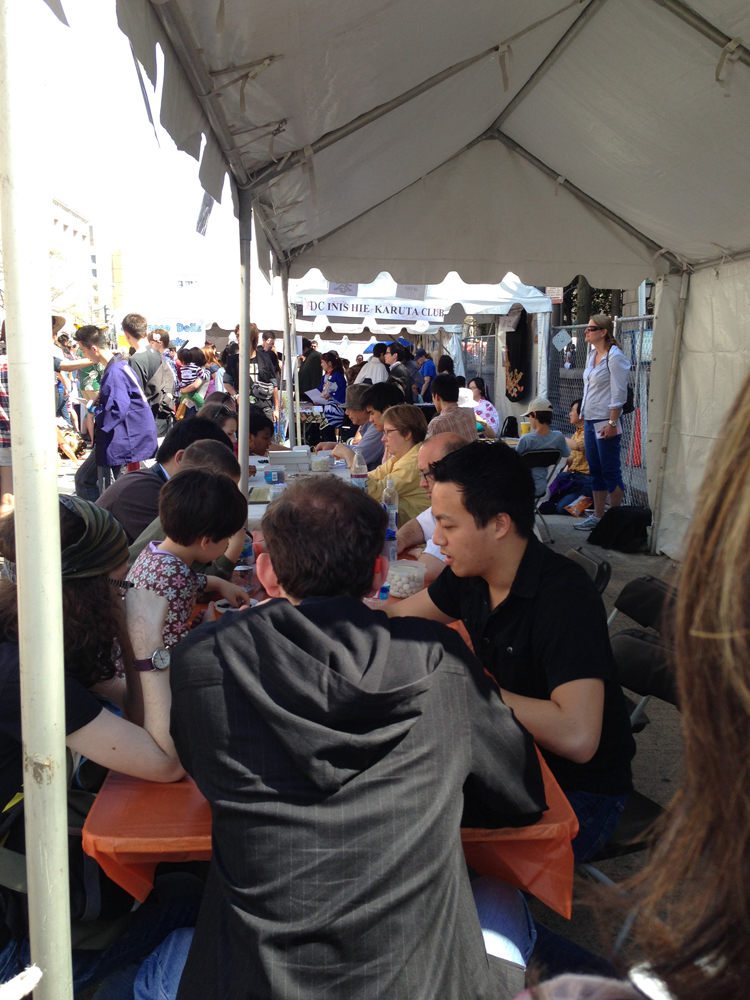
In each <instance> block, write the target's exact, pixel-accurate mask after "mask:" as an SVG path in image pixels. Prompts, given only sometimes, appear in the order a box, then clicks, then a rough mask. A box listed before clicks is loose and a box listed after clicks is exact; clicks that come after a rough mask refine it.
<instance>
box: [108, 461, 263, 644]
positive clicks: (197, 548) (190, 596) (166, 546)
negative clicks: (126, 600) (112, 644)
mask: <svg viewBox="0 0 750 1000" xmlns="http://www.w3.org/2000/svg"><path fill="white" fill-rule="evenodd" d="M159 518H160V520H161V523H162V526H163V528H164V533H165V536H166V537H165V539H164V541H163V542H150V543H149V545H148V546H147V547H146V548H145V549H144V550H143V551H142V552H141V554H140V555H139V556H138V558H137V559H136V561H135V562H134V563H133V566H132V568H131V570H130V572H129V573H128V577H127V578H128V580H130V581H131V582H132V583H134V584H135V585H136V586H137V587H140V588H143V589H145V590H153V591H154V592H155V593H157V594H160V595H161V596H162V597H166V599H167V601H168V603H169V609H168V611H167V620H166V624H165V626H164V645H165V647H166V648H167V649H170V648H171V647H172V646H175V645H176V644H177V643H178V642H179V641H180V639H182V638H184V636H185V635H186V634H187V632H188V630H189V626H190V617H191V615H192V613H193V608H194V606H195V601H196V598H198V599H200V600H202V599H203V595H204V594H205V593H206V592H207V591H216V592H217V593H218V594H219V595H220V596H221V597H223V598H226V599H227V600H229V601H230V603H231V604H233V605H234V606H235V607H241V606H242V605H246V604H247V603H248V596H247V594H246V593H245V591H244V590H243V589H242V588H241V587H237V586H235V584H233V583H228V582H227V581H226V580H222V579H221V578H220V577H218V576H206V575H205V574H204V573H195V572H194V571H193V570H192V569H191V566H192V564H193V563H194V562H201V563H209V562H213V561H214V560H215V559H218V558H219V556H220V555H223V554H224V552H225V551H226V549H227V546H228V545H229V541H230V539H231V537H232V535H235V534H236V533H237V532H238V531H239V530H240V528H241V527H242V526H243V525H244V524H245V521H246V520H247V502H246V501H245V499H244V498H243V496H242V494H241V493H240V491H239V490H238V489H237V486H236V485H235V483H233V482H232V480H231V479H230V478H229V476H225V475H216V474H215V473H211V472H203V471H201V470H199V469H190V470H186V471H185V472H180V473H178V474H177V475H176V476H174V477H173V478H172V479H170V480H169V482H168V483H167V484H166V485H165V486H163V487H162V490H161V493H160V495H159Z"/></svg>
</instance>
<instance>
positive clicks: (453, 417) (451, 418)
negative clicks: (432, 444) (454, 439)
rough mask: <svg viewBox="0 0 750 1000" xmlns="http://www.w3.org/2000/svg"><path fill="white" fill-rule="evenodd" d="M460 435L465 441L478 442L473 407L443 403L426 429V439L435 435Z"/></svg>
mask: <svg viewBox="0 0 750 1000" xmlns="http://www.w3.org/2000/svg"><path fill="white" fill-rule="evenodd" d="M446 433H448V434H460V435H461V437H463V438H466V440H467V441H477V440H479V435H478V434H477V419H476V415H475V413H474V409H473V407H470V406H459V405H458V403H445V404H444V405H443V409H442V410H441V411H440V413H438V414H437V416H434V417H433V418H432V420H431V421H430V423H429V426H428V428H427V437H428V438H431V437H435V435H436V434H446Z"/></svg>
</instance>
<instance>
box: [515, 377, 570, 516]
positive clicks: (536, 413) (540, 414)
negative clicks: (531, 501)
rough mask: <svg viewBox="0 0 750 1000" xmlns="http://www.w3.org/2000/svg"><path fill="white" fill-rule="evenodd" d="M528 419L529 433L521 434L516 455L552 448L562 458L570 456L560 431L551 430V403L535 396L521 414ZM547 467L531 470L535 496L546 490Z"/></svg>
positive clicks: (542, 397)
mask: <svg viewBox="0 0 750 1000" xmlns="http://www.w3.org/2000/svg"><path fill="white" fill-rule="evenodd" d="M521 416H522V417H528V418H529V423H530V424H531V432H530V433H529V434H522V435H521V438H520V439H519V442H518V444H517V446H516V454H517V455H523V454H525V453H526V452H528V451H545V450H546V449H547V448H554V449H556V450H557V451H559V452H560V454H561V456H562V457H563V458H567V457H568V455H570V448H569V447H568V442H567V441H566V440H565V435H564V434H561V433H560V431H553V430H552V403H550V401H549V400H548V399H545V398H544V396H537V397H536V398H535V399H532V400H531V403H530V404H529V412H528V413H523V414H521ZM548 471H549V467H547V468H544V467H543V466H542V467H540V468H538V469H532V470H531V474H532V476H533V477H534V486H535V489H536V496H538V497H540V496H542V495H543V494H544V493H545V492H546V490H547V473H548Z"/></svg>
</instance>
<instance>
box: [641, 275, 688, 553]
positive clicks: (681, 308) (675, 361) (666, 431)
mask: <svg viewBox="0 0 750 1000" xmlns="http://www.w3.org/2000/svg"><path fill="white" fill-rule="evenodd" d="M689 288H690V272H689V271H687V270H685V271H683V272H682V282H681V284H680V301H679V304H678V306H677V323H676V324H675V331H674V344H673V345H672V367H671V368H670V370H669V389H668V391H667V404H666V407H665V410H664V428H663V430H662V435H661V452H660V453H659V474H658V478H657V480H656V493H655V494H654V522H653V525H652V527H651V554H652V555H656V553H657V551H658V544H659V526H660V522H661V501H662V495H663V493H664V474H665V472H666V470H667V452H668V449H669V435H670V432H671V430H672V408H673V406H674V394H675V388H676V386H677V369H678V367H679V362H680V350H681V348H682V331H683V329H684V327H685V309H686V307H687V297H688V290H689Z"/></svg>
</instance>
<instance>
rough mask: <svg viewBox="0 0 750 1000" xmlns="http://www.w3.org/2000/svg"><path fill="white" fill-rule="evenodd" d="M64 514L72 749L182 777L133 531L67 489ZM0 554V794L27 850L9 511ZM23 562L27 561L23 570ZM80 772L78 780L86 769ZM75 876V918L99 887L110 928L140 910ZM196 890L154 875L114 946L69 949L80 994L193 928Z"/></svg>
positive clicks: (21, 922)
mask: <svg viewBox="0 0 750 1000" xmlns="http://www.w3.org/2000/svg"><path fill="white" fill-rule="evenodd" d="M59 518H60V540H61V548H62V580H60V579H59V578H58V583H57V585H58V586H62V594H63V606H64V608H65V614H64V616H63V650H62V652H63V657H64V659H63V662H64V672H65V679H64V685H65V743H66V746H67V747H68V749H69V750H70V751H71V753H72V754H73V755H74V756H75V757H79V755H80V756H81V757H85V758H88V759H89V761H91V762H94V763H95V764H99V765H101V766H102V767H104V768H112V769H113V770H115V771H120V772H121V773H123V774H128V775H132V776H134V777H136V778H144V779H145V780H147V781H158V782H172V781H179V780H180V778H182V777H183V775H184V773H185V772H184V770H183V768H182V766H181V764H180V761H179V758H178V756H177V752H176V750H175V746H174V743H173V741H172V737H171V735H170V730H169V715H170V706H171V701H172V696H171V693H170V676H169V675H170V654H169V652H168V651H167V650H166V649H165V648H164V643H163V642H162V630H163V628H164V624H165V618H166V614H167V601H166V599H165V598H163V597H159V596H157V595H156V594H154V593H152V592H150V591H148V590H137V589H134V588H130V587H127V585H126V583H125V582H124V578H125V572H126V570H127V566H126V562H127V558H128V545H127V540H126V537H125V532H124V530H123V528H122V527H121V525H120V524H118V522H117V521H116V520H115V519H114V518H113V517H112V515H111V514H110V513H109V512H108V511H106V510H103V509H102V508H101V507H97V506H96V505H95V504H93V503H89V502H88V501H86V500H81V499H79V498H78V497H70V496H61V497H60V504H59ZM0 555H2V556H3V557H4V558H5V570H6V574H7V576H6V578H5V579H3V580H1V581H0V695H1V696H0V799H2V806H6V804H7V806H9V808H7V806H6V809H5V812H4V814H3V816H4V821H5V827H6V839H5V840H4V846H5V848H6V850H9V851H14V852H16V853H18V854H23V853H24V823H23V809H24V800H23V794H22V787H23V754H24V747H23V742H22V733H21V694H20V651H19V646H18V597H17V593H16V578H17V567H16V539H15V521H14V515H13V513H12V512H11V513H9V514H7V516H5V517H3V518H2V520H0ZM23 569H24V568H23V566H21V567H20V571H21V572H23ZM49 582H50V584H51V583H52V582H53V581H49ZM123 593H126V597H125V600H124V602H123V600H122V594H123ZM42 626H43V623H40V627H42ZM120 656H122V659H123V660H124V661H125V664H124V666H125V676H124V677H122V676H118V673H117V671H118V658H119V657H120ZM103 698H106V699H109V701H111V702H112V703H113V704H114V705H116V706H117V708H118V712H117V713H116V712H114V711H110V710H108V709H107V707H106V704H105V703H104V701H103V700H102V699H103ZM120 713H122V714H120ZM79 777H81V778H83V773H82V772H80V773H79ZM88 778H91V772H90V771H89V772H88ZM84 787H85V786H84ZM81 795H83V792H78V796H79V797H78V798H77V799H76V800H75V801H76V802H77V803H78V805H79V807H80V805H81V803H80V797H81ZM69 801H70V800H69ZM2 806H0V808H2ZM79 843H80V840H79ZM71 871H72V872H76V871H78V876H80V868H78V869H76V856H75V852H72V853H71ZM92 875H93V876H94V877H93V878H92ZM97 875H98V880H97ZM78 876H76V877H74V878H73V879H72V880H71V887H72V888H73V889H74V891H73V892H72V893H71V904H72V905H71V909H72V913H71V915H72V918H73V920H75V921H80V920H81V918H82V917H83V916H84V915H85V914H86V913H87V912H88V910H89V907H90V905H91V904H92V903H93V901H94V896H95V893H94V892H93V891H91V890H93V888H94V886H95V887H96V889H97V890H98V892H99V900H98V902H99V904H100V906H101V910H100V916H101V919H102V922H103V924H104V927H106V926H111V924H108V923H107V922H109V921H113V920H115V919H119V918H121V917H122V916H124V915H126V914H129V913H131V912H132V911H133V910H134V908H135V906H134V904H135V900H134V899H133V898H132V897H131V896H130V895H129V894H128V893H126V892H125V891H124V890H122V889H121V888H120V887H119V886H116V885H115V884H114V883H113V882H111V881H109V880H108V879H106V876H105V875H104V873H103V872H101V871H98V872H95V873H92V872H91V871H90V870H87V873H86V877H85V881H86V886H87V889H86V892H85V894H84V898H82V894H81V892H80V889H79V883H78ZM81 881H83V880H81ZM89 887H91V888H89ZM201 891H202V887H201V883H200V881H199V880H198V879H196V878H195V877H194V876H192V875H187V874H186V873H180V875H179V877H178V878H177V879H175V878H174V874H172V875H167V876H166V877H165V880H162V879H161V878H158V879H157V881H156V883H155V885H154V889H153V891H152V894H151V896H150V897H149V900H147V901H146V903H144V905H143V906H141V907H139V908H138V910H137V912H136V913H134V914H133V916H132V918H131V920H130V922H129V923H128V924H127V925H126V926H125V929H124V931H122V933H121V934H120V936H119V937H117V938H116V939H115V941H114V943H113V944H111V945H109V946H108V947H105V948H104V949H103V950H102V951H96V952H94V951H77V950H76V951H74V952H73V980H74V990H75V992H76V994H78V993H79V992H81V991H83V990H86V989H88V988H89V987H91V986H93V985H94V984H95V983H98V982H99V981H100V980H102V979H104V978H105V977H107V976H109V975H110V974H111V973H114V972H115V971H117V970H118V969H119V968H122V967H123V966H130V965H131V964H132V965H133V966H135V967H137V963H139V962H141V961H142V960H143V959H144V958H146V956H147V955H148V954H149V953H150V952H151V951H152V950H153V949H154V948H155V947H156V946H157V945H158V944H159V943H160V942H161V941H162V940H163V939H164V938H165V937H166V935H167V934H169V933H170V932H171V931H172V930H174V929H176V928H179V927H185V926H192V924H193V923H194V922H195V918H196V916H197V912H198V907H199V904H200V896H201ZM0 897H2V902H3V904H4V907H3V908H4V913H5V914H6V917H7V915H9V914H10V913H11V912H12V909H9V907H12V906H13V899H12V894H11V892H10V890H8V889H6V888H5V887H2V888H0ZM82 909H84V913H82V912H81V910H82ZM15 912H16V913H18V921H17V922H16V921H14V927H13V930H12V931H11V929H10V927H9V925H8V923H6V920H2V921H0V981H2V982H5V981H7V980H8V979H10V978H12V976H13V975H15V974H16V973H18V972H20V971H21V970H22V969H23V968H24V966H26V965H28V964H29V942H28V932H27V928H26V926H25V917H24V916H23V913H19V908H18V907H17V906H16V911H15ZM87 919H90V915H89V916H88V917H87ZM89 926H91V925H90V924H89ZM78 929H79V930H80V927H79V928H78ZM107 995H109V994H107Z"/></svg>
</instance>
